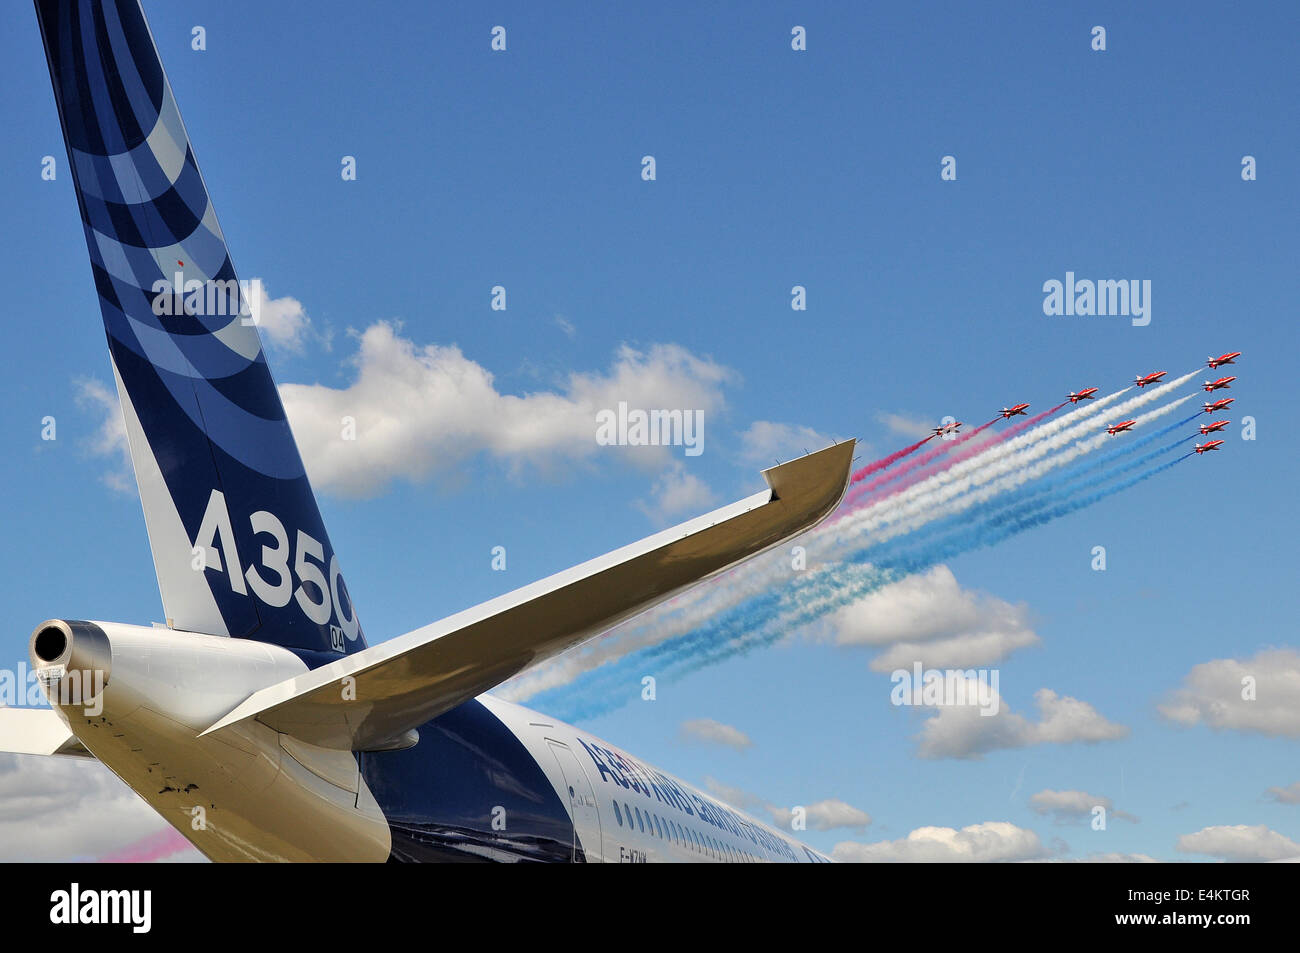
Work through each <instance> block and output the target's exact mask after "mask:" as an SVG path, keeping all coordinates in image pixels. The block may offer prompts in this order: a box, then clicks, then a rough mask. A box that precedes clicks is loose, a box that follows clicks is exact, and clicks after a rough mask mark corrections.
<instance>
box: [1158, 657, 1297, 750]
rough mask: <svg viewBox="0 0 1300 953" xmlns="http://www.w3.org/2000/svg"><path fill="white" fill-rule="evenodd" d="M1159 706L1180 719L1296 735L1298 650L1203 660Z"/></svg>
mask: <svg viewBox="0 0 1300 953" xmlns="http://www.w3.org/2000/svg"><path fill="white" fill-rule="evenodd" d="M1159 710H1160V713H1161V714H1162V715H1164V716H1165V717H1166V718H1168V719H1169V720H1170V721H1173V722H1176V723H1178V724H1180V725H1199V724H1206V725H1209V726H1210V727H1211V728H1215V729H1226V730H1230V731H1246V732H1254V733H1258V734H1263V735H1273V736H1280V737H1285V738H1300V651H1298V650H1296V649H1289V648H1281V649H1264V650H1262V651H1260V652H1258V653H1257V654H1256V655H1255V656H1254V657H1253V658H1248V659H1214V660H1213V661H1209V662H1202V663H1201V664H1200V665H1196V666H1194V667H1193V668H1192V670H1191V671H1190V672H1189V673H1188V674H1187V676H1186V678H1184V679H1183V685H1182V687H1181V688H1179V689H1178V690H1176V691H1174V692H1173V693H1172V694H1171V695H1170V696H1169V698H1168V699H1167V700H1166V701H1165V702H1164V703H1163V704H1161V705H1160V706H1159Z"/></svg>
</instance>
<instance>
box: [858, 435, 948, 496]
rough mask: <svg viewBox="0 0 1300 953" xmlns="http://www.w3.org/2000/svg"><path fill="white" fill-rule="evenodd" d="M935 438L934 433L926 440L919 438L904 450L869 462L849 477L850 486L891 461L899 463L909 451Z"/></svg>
mask: <svg viewBox="0 0 1300 953" xmlns="http://www.w3.org/2000/svg"><path fill="white" fill-rule="evenodd" d="M933 439H934V434H930V436H928V437H926V438H925V440H918V441H917V442H916V443H914V444H912V445H911V446H910V447H904V448H903V449H902V450H895V451H894V452H893V453H891V454H890V455H889V456H887V457H882V458H881V459H879V460H877V461H876V462H875V463H868V464H867V465H866V466H865V467H863V468H862V469H861V470H859V471H858V472H857V473H855V474H853V476H852V477H851V478H850V479H849V486H852V485H853V484H854V483H858V482H860V481H862V480H865V479H866V478H867V477H869V476H871V474H873V473H875V472H876V471H878V470H883V469H885V467H887V466H889V465H890V464H891V463H897V462H898V461H899V460H901V459H903V457H905V456H907V455H908V454H909V453H914V452H916V451H917V450H919V449H920V448H921V447H922V446H923V445H924V444H925V443H926V442H927V441H930V440H933Z"/></svg>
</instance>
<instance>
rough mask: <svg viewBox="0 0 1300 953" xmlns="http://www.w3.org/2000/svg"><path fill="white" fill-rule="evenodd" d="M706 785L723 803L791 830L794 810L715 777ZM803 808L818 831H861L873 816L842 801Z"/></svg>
mask: <svg viewBox="0 0 1300 953" xmlns="http://www.w3.org/2000/svg"><path fill="white" fill-rule="evenodd" d="M704 784H705V788H706V790H708V792H709V793H710V794H712V795H713V796H714V797H716V798H718V799H719V800H720V801H723V802H725V803H727V804H730V805H732V806H733V807H738V808H740V809H741V810H744V811H750V812H753V813H760V812H763V811H766V812H767V813H768V814H770V815H772V823H773V824H774V825H775V826H776V827H780V828H784V829H786V830H790V829H791V826H792V825H791V822H792V821H793V819H794V808H790V807H780V806H779V805H776V804H771V803H769V802H768V801H766V800H764V799H763V798H761V797H759V796H758V795H756V794H751V793H750V792H748V791H745V790H743V789H741V788H737V787H732V786H731V785H727V784H723V783H722V782H721V781H717V780H715V779H713V778H705V779H704ZM800 806H801V807H802V809H803V817H804V820H805V821H806V822H807V824H808V826H809V827H811V828H812V829H813V830H816V831H833V830H841V829H849V830H856V831H862V830H866V828H867V827H868V826H869V825H870V824H871V815H870V814H868V813H867V812H866V811H863V810H861V809H859V808H856V807H854V806H853V805H852V804H848V803H846V802H844V801H841V800H840V799H839V798H827V799H826V800H824V801H817V802H816V803H814V804H806V805H800ZM796 833H797V832H796Z"/></svg>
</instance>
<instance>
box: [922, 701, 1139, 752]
mask: <svg viewBox="0 0 1300 953" xmlns="http://www.w3.org/2000/svg"><path fill="white" fill-rule="evenodd" d="M983 690H984V691H988V692H991V691H992V690H991V688H985V689H983ZM992 694H994V695H996V693H992ZM971 697H976V696H971ZM1034 701H1035V703H1036V704H1037V705H1038V710H1039V712H1040V714H1041V717H1040V718H1039V720H1038V721H1036V722H1035V721H1030V720H1029V719H1027V718H1025V717H1023V716H1022V715H1017V714H1015V713H1014V712H1012V711H1011V710H1010V709H1009V708H1008V707H1007V705H1006V703H1005V702H1004V701H1002V700H1001V699H1000V698H999V699H998V705H997V714H996V715H984V714H981V707H982V706H976V705H949V706H944V707H939V708H936V709H935V714H934V715H932V716H931V717H930V719H929V720H928V721H927V722H926V723H925V727H924V728H922V729H921V734H920V736H919V737H920V744H919V745H918V748H917V754H918V755H920V756H921V757H922V758H980V757H981V756H983V755H984V754H986V753H987V752H989V751H995V750H998V749H1002V748H1024V747H1028V746H1029V745H1037V744H1072V743H1074V742H1085V743H1093V742H1098V741H1112V740H1115V739H1118V738H1123V737H1125V736H1126V735H1127V734H1128V728H1126V727H1124V726H1123V725H1117V724H1115V723H1114V722H1111V721H1107V720H1106V719H1105V718H1104V717H1103V716H1102V715H1101V714H1100V713H1098V711H1097V710H1096V709H1095V708H1093V707H1092V706H1091V705H1089V704H1088V703H1087V702H1083V701H1079V700H1078V699H1077V698H1071V697H1070V696H1068V695H1057V694H1056V692H1054V691H1052V690H1051V689H1050V688H1040V689H1039V690H1038V691H1037V692H1035V693H1034Z"/></svg>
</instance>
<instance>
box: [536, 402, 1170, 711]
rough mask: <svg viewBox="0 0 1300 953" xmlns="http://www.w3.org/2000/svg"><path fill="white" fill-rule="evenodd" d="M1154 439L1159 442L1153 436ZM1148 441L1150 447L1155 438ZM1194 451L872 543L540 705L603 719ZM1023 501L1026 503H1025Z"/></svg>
mask: <svg viewBox="0 0 1300 953" xmlns="http://www.w3.org/2000/svg"><path fill="white" fill-rule="evenodd" d="M1185 422H1186V421H1184V423H1185ZM1171 426H1172V425H1171ZM1167 429H1171V428H1166V430H1167ZM1151 439H1154V435H1153V438H1151ZM1187 439H1190V438H1185V439H1183V440H1180V441H1178V442H1177V443H1175V444H1172V445H1170V446H1167V447H1163V448H1161V449H1159V450H1157V451H1155V452H1154V453H1151V454H1147V455H1146V456H1144V457H1143V458H1142V459H1141V460H1140V461H1138V462H1137V463H1136V464H1129V465H1126V466H1125V467H1123V468H1122V469H1118V470H1116V471H1112V472H1111V473H1109V474H1106V475H1104V476H1103V477H1102V478H1101V481H1094V483H1095V482H1105V481H1108V480H1110V479H1112V478H1113V477H1114V476H1117V475H1121V474H1123V473H1125V472H1128V473H1131V472H1132V469H1133V467H1134V466H1135V465H1139V464H1141V463H1143V462H1146V461H1149V460H1151V459H1154V458H1155V457H1158V456H1160V455H1163V454H1165V453H1168V452H1169V451H1170V450H1173V449H1175V448H1176V447H1178V446H1180V445H1182V444H1184V443H1186V440H1187ZM1145 442H1146V443H1149V442H1150V440H1149V439H1148V440H1147V441H1145ZM1137 446H1140V445H1137ZM1137 446H1134V445H1130V447H1128V448H1126V451H1125V452H1124V453H1121V452H1117V453H1115V454H1112V455H1110V456H1109V457H1108V458H1107V459H1108V460H1114V459H1118V458H1119V457H1121V456H1123V455H1125V453H1126V452H1131V451H1132V450H1134V449H1137ZM1192 453H1193V452H1192V451H1189V452H1188V453H1186V454H1184V455H1183V456H1181V457H1178V458H1177V459H1175V460H1171V461H1169V462H1167V463H1164V464H1161V465H1160V466H1158V467H1155V468H1153V469H1151V470H1148V471H1145V472H1141V473H1137V474H1134V475H1132V476H1129V477H1128V478H1127V479H1125V480H1122V481H1120V482H1118V483H1115V484H1113V485H1111V486H1106V487H1103V488H1100V489H1097V490H1095V491H1094V492H1092V493H1090V494H1088V495H1086V496H1081V497H1078V498H1077V499H1065V500H1062V501H1060V502H1056V504H1055V505H1054V506H1051V505H1050V504H1051V503H1052V502H1053V501H1054V500H1057V499H1059V498H1060V493H1059V491H1058V493H1057V494H1054V495H1053V496H1052V497H1051V498H1048V499H1037V500H1033V501H1030V504H1029V505H1028V506H1024V505H1022V506H1021V507H1020V508H1019V509H1016V510H1015V511H1014V512H1012V511H1011V510H1009V509H1008V508H1007V507H1006V506H1005V505H1000V506H999V509H1002V510H1004V512H1001V513H999V514H996V515H994V516H993V517H992V518H991V519H988V520H986V521H984V522H982V523H980V524H978V525H972V524H971V522H970V521H969V520H968V519H966V518H965V517H966V516H967V514H962V516H963V519H962V520H961V522H960V524H959V525H958V527H957V531H956V532H951V533H950V534H949V535H948V536H946V537H944V538H941V539H938V540H934V541H932V542H930V543H929V544H928V545H922V546H921V547H920V548H918V547H917V546H916V545H915V544H916V543H917V542H918V540H917V539H915V538H913V537H910V536H904V537H900V538H899V539H898V540H891V541H887V542H886V543H884V544H881V545H877V546H871V545H868V546H866V547H864V548H863V549H862V550H859V551H858V552H857V553H854V554H853V555H852V556H850V557H849V558H848V559H846V560H845V561H844V563H842V564H841V565H840V566H838V567H836V568H835V569H833V570H829V571H826V572H821V573H818V574H817V575H816V576H814V577H812V578H810V579H807V580H806V581H805V580H801V582H800V584H796V586H794V587H792V588H793V591H788V590H787V591H781V592H767V593H763V594H761V595H759V596H756V597H754V598H753V599H750V600H748V601H746V602H744V603H742V604H740V605H738V606H736V607H734V608H732V609H731V610H729V611H727V612H725V613H722V614H721V615H719V616H717V617H715V618H714V619H711V620H709V621H708V622H707V623H706V624H704V625H703V626H701V627H700V628H698V629H695V630H694V631H692V632H690V633H688V634H686V635H684V636H681V637H679V638H676V639H672V640H667V641H665V642H663V643H660V644H658V645H654V646H649V647H647V648H645V649H642V650H639V651H637V652H633V653H630V654H628V655H627V656H624V657H623V658H622V659H620V660H618V661H617V662H614V663H610V664H609V665H608V666H604V667H602V668H601V669H597V670H595V671H594V672H592V673H591V675H592V676H593V677H591V678H587V677H583V678H582V679H580V680H579V681H577V682H575V683H573V684H571V685H569V686H567V687H562V688H556V689H550V690H548V691H546V692H542V693H540V695H539V696H538V699H537V700H536V703H537V704H540V705H541V706H542V707H545V708H546V709H547V710H550V711H555V712H556V713H557V715H559V717H562V718H566V719H568V720H576V719H581V718H590V717H594V716H596V715H600V714H604V713H605V712H607V711H611V710H613V709H615V708H618V707H620V706H621V705H622V704H623V703H624V702H625V701H626V700H627V695H626V694H624V690H625V687H626V686H627V685H629V684H636V683H637V682H638V679H637V677H636V676H637V675H638V674H639V673H643V672H645V671H647V670H650V671H654V672H656V674H657V676H658V677H660V678H662V677H675V676H682V675H686V674H689V673H690V672H693V671H695V670H697V669H699V668H702V667H704V666H707V665H711V664H713V663H715V662H718V661H721V660H723V659H725V658H729V657H731V656H734V655H742V654H747V653H748V652H750V651H752V650H753V649H755V648H759V647H762V646H766V645H770V644H772V643H773V642H775V641H778V640H779V639H781V638H782V637H784V636H785V635H786V634H788V633H789V632H792V631H795V630H797V629H798V628H799V627H801V626H804V625H807V624H808V623H810V622H812V621H815V620H816V619H818V618H821V617H823V616H825V615H826V614H827V613H829V612H833V611H835V610H837V609H839V608H841V607H843V606H845V605H848V604H849V603H851V602H854V601H856V600H857V599H860V598H862V596H864V595H866V594H868V593H870V592H873V591H875V590H877V589H879V588H881V587H882V586H885V585H887V584H889V583H891V582H895V581H897V580H899V579H902V578H904V577H906V576H908V575H911V574H914V573H917V572H921V571H924V570H926V569H929V568H931V567H932V566H934V565H937V564H938V563H940V562H943V561H944V560H946V559H950V558H952V557H954V556H956V555H959V554H961V553H964V552H970V551H972V550H976V549H982V548H984V547H986V546H992V545H994V544H996V543H998V542H1001V541H1002V540H1005V539H1007V538H1009V537H1010V536H1014V535H1017V534H1019V533H1021V532H1024V531H1025V530H1026V529H1030V528H1033V527H1036V526H1040V525H1043V524H1044V523H1047V522H1050V521H1052V520H1054V519H1058V518H1060V517H1061V516H1065V515H1068V514H1070V513H1073V512H1076V511H1077V510H1079V509H1083V508H1084V507H1087V506H1091V505H1092V504H1094V503H1096V502H1098V501H1099V500H1102V499H1105V498H1107V497H1109V496H1112V495H1114V494H1116V493H1119V492H1121V491H1123V490H1125V489H1128V488H1129V487H1131V486H1134V485H1136V484H1138V483H1141V482H1143V481H1145V480H1148V479H1150V478H1151V477H1153V476H1155V475H1157V474H1159V473H1162V472H1164V471H1165V470H1168V469H1170V468H1172V467H1173V466H1175V465H1176V464H1178V463H1180V462H1181V461H1182V460H1185V459H1186V458H1187V457H1188V456H1191V455H1192ZM1090 469H1091V468H1090ZM1074 492H1077V491H1074ZM1021 502H1022V504H1023V503H1025V501H1024V500H1021ZM1048 506H1050V508H1047V507H1048ZM948 528H949V529H951V528H952V526H951V523H949V526H948ZM927 535H929V534H927ZM869 559H870V561H868V560H869Z"/></svg>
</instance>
